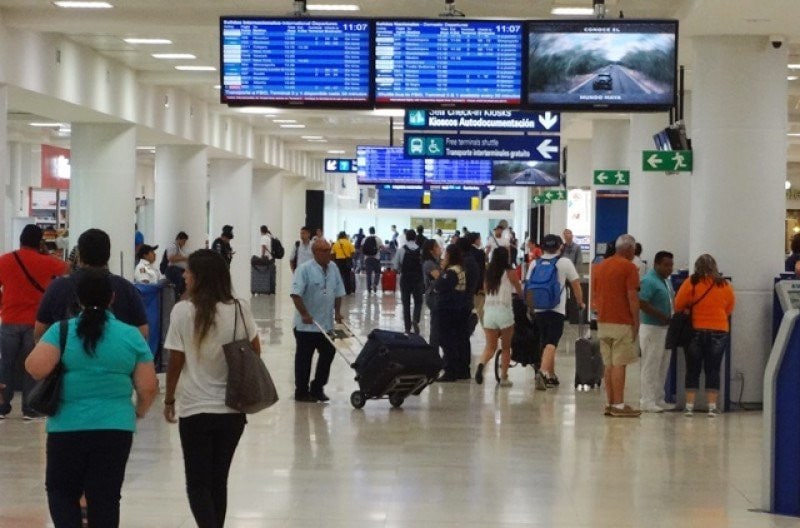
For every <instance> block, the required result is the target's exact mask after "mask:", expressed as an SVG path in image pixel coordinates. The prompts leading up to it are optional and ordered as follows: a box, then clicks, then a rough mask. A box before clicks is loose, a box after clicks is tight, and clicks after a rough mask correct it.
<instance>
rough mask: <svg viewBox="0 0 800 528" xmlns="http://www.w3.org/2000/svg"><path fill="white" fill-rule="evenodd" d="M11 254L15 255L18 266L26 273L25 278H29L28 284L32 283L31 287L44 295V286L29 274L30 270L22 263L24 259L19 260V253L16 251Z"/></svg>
mask: <svg viewBox="0 0 800 528" xmlns="http://www.w3.org/2000/svg"><path fill="white" fill-rule="evenodd" d="M11 254H12V255H14V258H15V259H17V264H19V267H20V268H22V273H24V274H25V276H26V277H27V278H28V282H30V283H31V286H33V287H34V288H36V290H37V291H39V292H41V293H44V288H42V285H41V284H39V283H38V282H36V279H34V278H33V276H32V275H31V274H30V272H28V268H26V267H25V264H23V263H22V259H21V258H19V253H17V252H16V251H14V252H13V253H11Z"/></svg>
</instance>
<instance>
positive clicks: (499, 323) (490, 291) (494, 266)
mask: <svg viewBox="0 0 800 528" xmlns="http://www.w3.org/2000/svg"><path fill="white" fill-rule="evenodd" d="M484 290H485V291H486V303H485V304H484V311H483V331H484V333H485V334H486V348H484V350H483V356H482V357H481V361H480V363H478V369H477V370H476V372H475V381H476V382H477V383H479V384H480V383H483V367H484V365H485V364H486V362H487V361H489V360H490V359H491V358H492V356H493V355H494V351H495V350H497V341H498V339H500V340H502V346H503V351H502V354H501V356H500V357H501V360H502V361H501V363H500V365H501V367H500V369H501V375H500V386H501V387H510V386H511V385H512V384H511V381H509V379H508V364H509V363H510V361H511V338H512V337H514V309H513V298H512V296H513V294H514V292H515V291H516V293H517V294H519V295H522V284H521V283H520V281H519V279H518V278H517V276H516V274H515V273H514V271H513V270H512V269H511V264H510V261H509V258H508V249H507V248H505V247H498V248H496V249H495V250H494V251H493V252H492V259H491V261H490V262H489V266H488V267H487V268H486V282H485V284H484Z"/></svg>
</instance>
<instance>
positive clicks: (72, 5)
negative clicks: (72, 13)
mask: <svg viewBox="0 0 800 528" xmlns="http://www.w3.org/2000/svg"><path fill="white" fill-rule="evenodd" d="M53 5H54V6H57V7H63V8H65V9H111V8H112V7H114V6H113V5H111V4H109V3H108V2H89V1H75V0H59V1H57V2H53Z"/></svg>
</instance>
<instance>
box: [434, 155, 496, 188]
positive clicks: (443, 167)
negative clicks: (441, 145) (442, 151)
mask: <svg viewBox="0 0 800 528" xmlns="http://www.w3.org/2000/svg"><path fill="white" fill-rule="evenodd" d="M425 183H427V184H429V185H489V184H491V183H492V161H491V160H466V159H444V158H437V159H426V160H425Z"/></svg>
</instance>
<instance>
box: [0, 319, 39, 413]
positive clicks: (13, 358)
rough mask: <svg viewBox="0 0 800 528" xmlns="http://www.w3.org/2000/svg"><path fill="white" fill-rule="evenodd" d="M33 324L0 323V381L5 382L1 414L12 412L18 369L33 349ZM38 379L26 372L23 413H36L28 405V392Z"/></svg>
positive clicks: (23, 383)
mask: <svg viewBox="0 0 800 528" xmlns="http://www.w3.org/2000/svg"><path fill="white" fill-rule="evenodd" d="M33 345H34V343H33V325H26V324H0V383H4V384H5V386H6V388H5V389H4V390H3V404H2V405H0V414H8V413H10V412H11V400H12V399H13V398H14V378H15V374H16V372H17V369H18V368H20V367H23V365H24V364H25V360H26V359H27V358H28V354H30V353H31V350H33ZM35 383H36V381H34V379H33V378H32V377H31V376H30V374H28V373H27V372H25V376H24V378H23V380H22V413H23V414H28V415H36V414H37V413H36V412H35V411H34V410H33V409H29V408H28V407H27V403H28V394H29V393H30V391H31V389H32V388H33V386H34V384H35Z"/></svg>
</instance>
